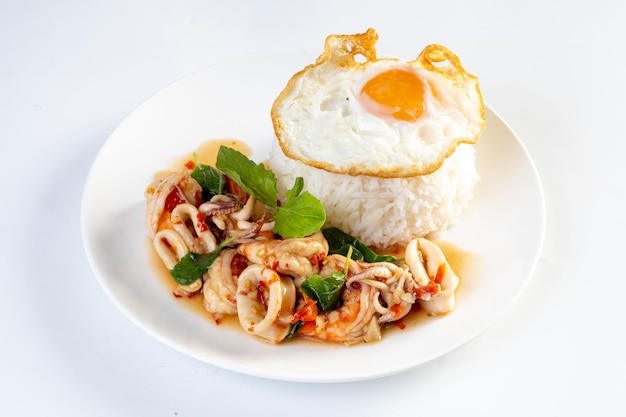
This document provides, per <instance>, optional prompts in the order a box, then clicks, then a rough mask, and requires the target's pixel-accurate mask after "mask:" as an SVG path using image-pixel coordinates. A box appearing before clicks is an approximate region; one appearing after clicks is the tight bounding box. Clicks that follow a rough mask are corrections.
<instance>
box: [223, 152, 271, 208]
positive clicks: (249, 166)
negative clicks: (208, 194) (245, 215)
mask: <svg viewBox="0 0 626 417" xmlns="http://www.w3.org/2000/svg"><path fill="white" fill-rule="evenodd" d="M215 166H216V167H217V169H219V170H220V171H222V172H223V173H224V174H226V175H228V177H230V178H231V179H232V180H233V181H235V182H236V183H237V184H239V186H240V187H241V188H243V190H244V191H245V192H247V193H248V194H251V195H253V196H254V197H255V198H256V199H257V200H260V201H261V202H262V203H263V204H265V205H268V206H270V207H276V206H277V204H276V201H277V199H278V197H277V195H278V191H277V189H276V177H275V176H274V173H273V172H272V171H271V170H269V169H266V168H265V166H264V165H263V164H258V165H257V164H255V163H254V162H252V161H251V160H250V159H248V158H247V157H246V156H245V155H244V154H242V153H241V152H239V151H237V150H235V149H232V148H229V147H227V146H223V145H222V146H220V149H219V151H218V152H217V160H216V161H215Z"/></svg>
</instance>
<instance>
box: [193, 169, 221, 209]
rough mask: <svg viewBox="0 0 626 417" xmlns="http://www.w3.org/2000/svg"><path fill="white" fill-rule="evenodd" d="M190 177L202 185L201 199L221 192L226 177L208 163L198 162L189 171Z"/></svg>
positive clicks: (206, 199) (208, 198)
mask: <svg viewBox="0 0 626 417" xmlns="http://www.w3.org/2000/svg"><path fill="white" fill-rule="evenodd" d="M191 178H193V179H194V180H196V181H198V184H200V186H201V187H202V199H203V200H204V201H208V200H210V199H211V197H213V196H215V195H218V194H222V190H223V189H224V184H225V183H226V178H225V177H224V174H222V173H221V172H220V171H219V170H217V169H215V168H213V167H212V166H210V165H203V164H198V165H196V167H195V168H194V170H193V171H192V172H191Z"/></svg>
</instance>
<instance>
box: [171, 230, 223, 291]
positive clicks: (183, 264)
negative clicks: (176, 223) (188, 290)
mask: <svg viewBox="0 0 626 417" xmlns="http://www.w3.org/2000/svg"><path fill="white" fill-rule="evenodd" d="M234 239H235V238H230V239H228V240H225V241H223V242H222V243H220V244H219V245H217V247H216V248H215V250H214V251H212V252H209V253H194V252H187V253H186V254H185V256H183V257H182V258H180V260H179V261H178V262H177V263H176V265H174V268H172V269H171V270H170V275H171V276H172V278H174V281H176V282H177V283H179V284H180V285H189V284H191V283H192V282H194V281H196V280H197V279H198V278H200V277H202V275H204V274H205V273H206V272H207V271H208V270H209V268H210V267H211V265H213V262H215V260H216V259H217V257H218V255H219V254H220V252H221V251H222V249H224V248H225V247H226V246H228V245H229V244H230V243H231V242H232V241H233V240H234Z"/></svg>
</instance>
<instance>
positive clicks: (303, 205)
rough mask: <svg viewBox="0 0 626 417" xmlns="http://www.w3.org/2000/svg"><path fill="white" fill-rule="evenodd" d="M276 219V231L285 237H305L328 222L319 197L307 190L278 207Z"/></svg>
mask: <svg viewBox="0 0 626 417" xmlns="http://www.w3.org/2000/svg"><path fill="white" fill-rule="evenodd" d="M274 220H275V223H274V232H275V233H278V234H279V235H281V236H282V237H283V238H290V237H304V236H309V235H312V234H313V233H315V232H317V231H318V230H320V228H321V227H322V226H323V225H324V223H325V222H326V211H324V206H323V205H322V203H321V202H320V201H319V200H318V199H317V198H315V197H314V196H313V195H312V194H311V193H309V192H308V191H305V192H304V193H303V194H302V195H299V196H297V197H293V198H291V200H288V201H287V202H286V203H285V205H283V206H281V207H278V208H277V209H276V217H275V219H274Z"/></svg>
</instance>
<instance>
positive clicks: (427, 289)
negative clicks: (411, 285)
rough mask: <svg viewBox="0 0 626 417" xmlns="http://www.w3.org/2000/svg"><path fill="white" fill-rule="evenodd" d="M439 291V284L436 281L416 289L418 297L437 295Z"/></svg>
mask: <svg viewBox="0 0 626 417" xmlns="http://www.w3.org/2000/svg"><path fill="white" fill-rule="evenodd" d="M438 292H439V286H438V285H437V284H435V283H434V282H431V283H429V284H428V285H425V286H423V287H419V288H418V289H417V290H415V291H414V293H415V296H416V297H417V298H423V297H424V296H425V295H435V294H437V293H438Z"/></svg>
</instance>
